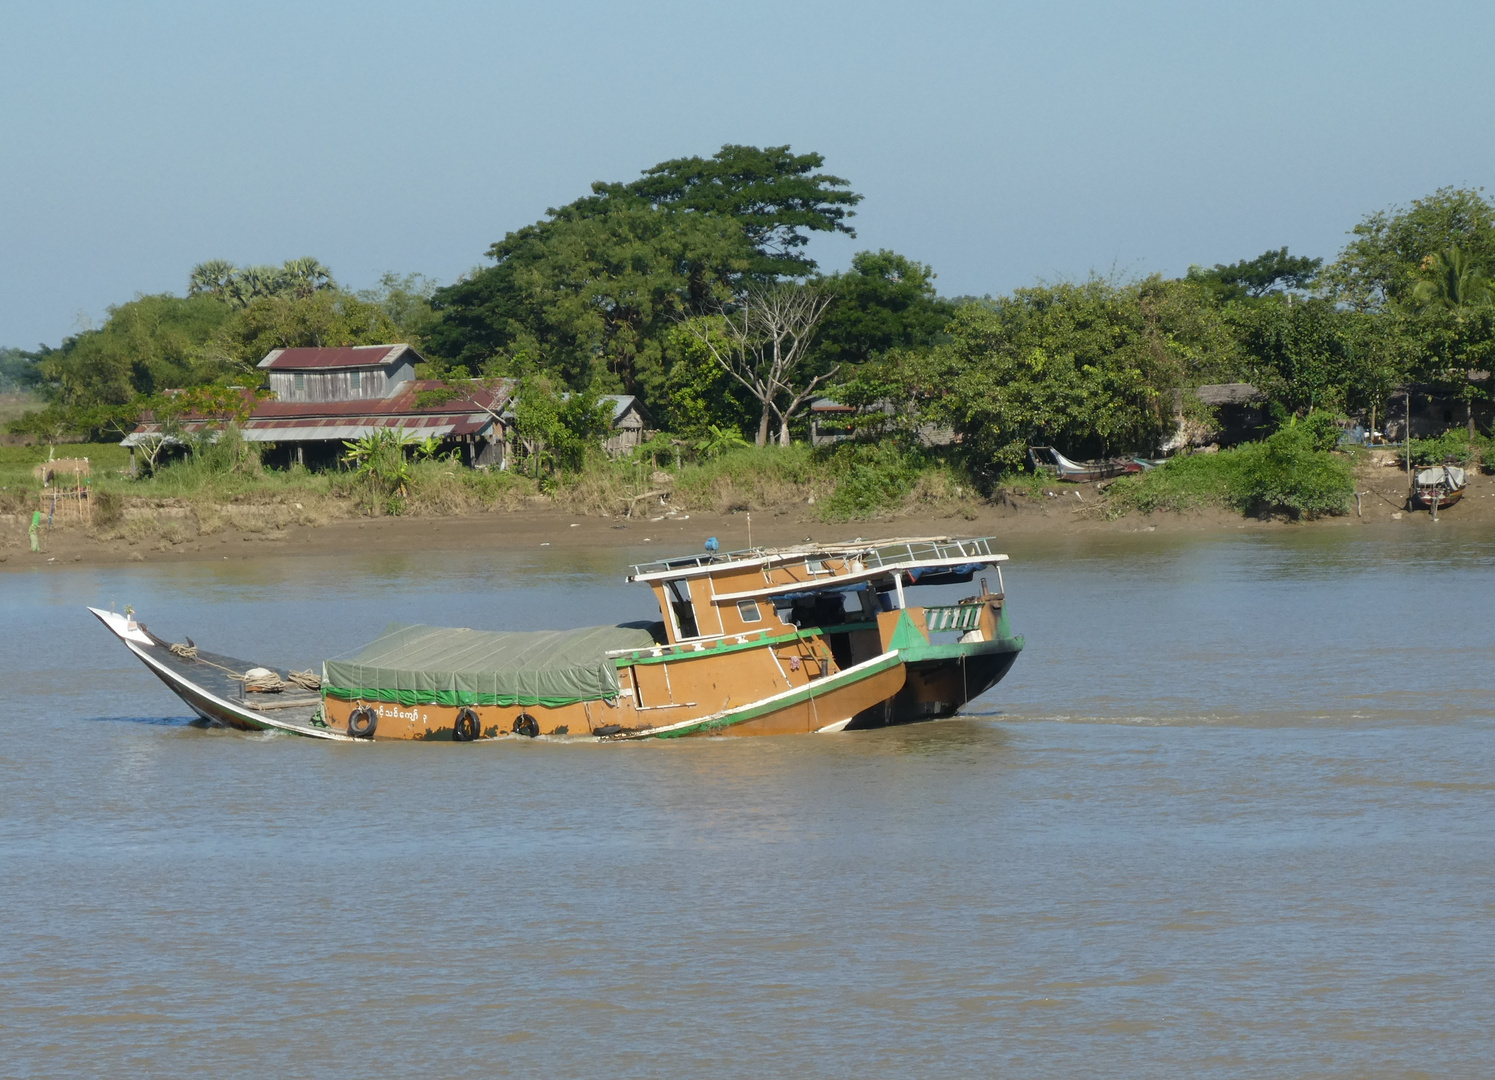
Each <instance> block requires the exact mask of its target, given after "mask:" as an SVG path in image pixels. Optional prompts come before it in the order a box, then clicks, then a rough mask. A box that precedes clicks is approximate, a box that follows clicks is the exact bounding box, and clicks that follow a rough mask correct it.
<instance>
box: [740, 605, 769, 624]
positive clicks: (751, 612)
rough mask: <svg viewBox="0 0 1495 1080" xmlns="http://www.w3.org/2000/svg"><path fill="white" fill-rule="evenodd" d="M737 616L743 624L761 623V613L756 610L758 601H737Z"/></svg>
mask: <svg viewBox="0 0 1495 1080" xmlns="http://www.w3.org/2000/svg"><path fill="white" fill-rule="evenodd" d="M737 614H738V616H739V617H740V618H741V619H742V621H743V622H762V621H763V613H762V612H761V611H759V610H758V601H756V600H739V601H737Z"/></svg>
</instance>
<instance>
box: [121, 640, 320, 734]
mask: <svg viewBox="0 0 1495 1080" xmlns="http://www.w3.org/2000/svg"><path fill="white" fill-rule="evenodd" d="M138 625H139V628H140V630H141V632H142V633H143V634H144V636H145V637H147V638H149V639H150V641H149V643H146V642H144V641H140V640H136V641H134V642H132V645H133V647H134V648H136V649H138V650H139V651H140V653H142V654H143V658H145V659H147V660H148V661H149V662H150V664H151V665H152V667H153V669H154V670H156V674H157V676H158V677H159V678H161V680H162V681H163V682H165V683H166V685H167V686H169V687H170V688H171V689H172V690H173V691H174V692H175V693H176V694H177V695H178V696H179V697H181V698H182V699H183V700H184V701H186V702H187V704H189V705H191V706H192V707H193V709H194V710H196V711H197V712H199V713H201V714H203V715H205V716H206V717H207V718H208V719H210V720H216V721H219V722H222V723H227V724H229V725H231V726H234V727H241V726H245V725H246V722H247V723H254V721H256V720H257V721H258V722H259V724H262V725H263V726H266V727H271V728H278V729H281V730H285V731H289V732H294V733H296V734H303V735H314V736H318V737H320V738H329V737H337V736H338V735H340V734H341V733H340V732H330V731H329V730H328V728H327V725H326V724H325V723H324V722H323V721H322V719H321V711H322V699H321V696H320V695H318V694H316V693H315V692H312V691H308V690H303V689H302V688H300V687H297V686H287V688H286V689H284V690H282V691H279V692H276V693H258V692H254V691H246V690H245V689H244V683H243V680H242V679H240V678H235V676H236V675H238V676H242V675H243V674H244V672H246V671H248V670H249V669H251V668H257V667H258V668H265V669H266V670H269V671H273V672H275V674H277V675H278V676H280V678H281V681H282V682H287V683H288V682H289V680H290V671H289V670H288V669H286V668H283V667H275V666H273V665H270V664H264V663H261V662H259V661H256V660H243V659H240V658H239V657H236V656H228V655H225V654H223V653H216V652H210V651H208V650H207V649H203V648H201V647H197V648H195V649H194V655H190V656H182V655H180V654H179V653H176V652H173V651H172V648H171V646H172V643H171V642H169V641H166V640H164V639H162V638H160V637H158V636H157V635H155V634H153V633H151V631H150V630H149V629H148V628H147V627H146V626H145V624H143V623H141V624H138ZM193 691H202V692H203V693H205V694H206V695H211V697H212V698H217V699H220V700H221V701H222V702H225V703H227V704H228V705H229V706H231V707H232V708H234V709H237V710H239V711H241V712H243V713H245V714H247V715H246V716H245V717H235V716H233V715H232V713H231V712H229V711H227V710H224V709H223V708H222V706H221V705H220V704H219V703H218V702H214V701H212V700H210V699H209V698H207V697H204V696H203V694H202V693H194V692H193Z"/></svg>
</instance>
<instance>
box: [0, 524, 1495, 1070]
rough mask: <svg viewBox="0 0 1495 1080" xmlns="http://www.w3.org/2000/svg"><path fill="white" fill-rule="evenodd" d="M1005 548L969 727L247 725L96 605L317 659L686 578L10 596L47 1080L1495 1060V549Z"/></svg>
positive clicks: (15, 968)
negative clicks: (437, 740)
mask: <svg viewBox="0 0 1495 1080" xmlns="http://www.w3.org/2000/svg"><path fill="white" fill-rule="evenodd" d="M1439 528H1440V529H1441V528H1442V526H1440V527H1439ZM1005 550H1008V551H1009V552H1010V553H1011V555H1012V556H1013V559H1012V562H1011V563H1010V564H1009V565H1008V566H1007V567H1006V568H1005V570H1004V577H1005V584H1006V589H1007V593H1008V597H1009V602H1010V611H1011V615H1012V623H1013V628H1014V630H1016V631H1017V632H1019V633H1023V634H1026V635H1027V638H1028V647H1027V649H1026V650H1025V651H1024V653H1023V655H1022V656H1021V657H1020V658H1019V659H1018V662H1017V664H1016V666H1015V667H1014V669H1013V671H1012V673H1011V674H1010V675H1009V677H1008V678H1007V680H1006V681H1004V682H1003V683H1002V684H1000V685H999V686H998V687H996V688H995V690H993V691H992V692H991V693H990V694H989V695H987V697H985V698H983V699H981V700H979V701H978V702H976V703H974V705H973V706H972V708H971V710H970V715H969V716H966V717H963V718H957V719H953V720H948V721H941V722H937V723H930V724H921V725H914V726H911V727H905V728H898V729H891V730H883V731H873V732H864V733H848V734H842V735H834V736H802V737H795V738H783V739H696V740H680V741H674V742H667V743H664V742H662V743H657V744H655V743H649V744H626V745H595V744H590V743H585V742H579V741H574V742H552V741H549V740H536V741H527V740H518V739H512V740H505V741H503V742H502V743H500V744H496V745H486V746H485V745H471V746H460V745H452V744H405V745H374V746H369V745H352V746H350V745H329V744H324V743H319V742H314V741H310V740H301V739H295V738H290V737H282V736H268V735H246V734H243V733H236V732H230V731H224V730H208V729H204V728H201V727H197V726H193V725H192V724H190V723H189V722H188V718H187V716H186V715H185V709H184V708H183V707H182V706H181V705H180V704H179V703H178V702H177V701H176V699H175V698H173V697H171V696H170V695H169V694H168V693H167V692H166V691H165V689H164V688H163V687H161V686H160V684H159V683H157V682H156V681H155V680H154V678H153V677H152V676H150V675H149V673H147V672H146V671H145V669H144V668H143V667H141V666H140V665H139V663H138V662H137V661H135V660H134V659H133V658H132V657H130V656H129V655H128V654H127V653H126V652H125V651H124V649H123V648H121V647H120V646H119V645H118V644H117V643H116V642H115V641H114V640H113V639H112V638H111V637H110V636H109V635H108V634H107V633H106V632H105V631H104V629H103V628H102V627H100V626H98V625H97V624H96V623H95V622H94V620H93V619H92V618H91V617H89V616H88V615H87V613H86V612H85V611H84V610H83V608H84V605H88V604H91V605H96V606H108V605H109V604H110V603H111V602H112V603H113V604H114V605H115V606H116V607H117V608H119V609H121V610H122V609H123V607H124V605H125V604H127V603H128V604H131V605H133V606H134V608H135V609H136V610H137V612H138V613H139V616H140V617H141V618H142V619H144V620H145V621H146V622H147V623H149V624H150V626H151V627H152V629H154V630H156V631H157V632H158V633H162V634H163V635H165V636H168V637H171V638H173V639H174V640H179V639H180V637H181V635H183V634H192V635H193V636H194V637H195V639H196V640H197V641H198V642H199V643H200V644H204V645H206V646H207V647H209V648H213V649H215V650H219V651H222V652H226V653H229V654H231V655H239V656H246V657H252V658H257V659H260V660H265V661H281V662H288V663H292V664H294V665H296V666H303V665H308V664H312V663H314V662H316V661H318V660H320V659H321V658H322V657H324V656H328V655H334V654H337V653H340V652H345V651H347V650H351V649H354V648H356V647H357V646H358V645H359V644H361V643H362V642H363V641H365V640H367V639H368V638H370V637H372V636H373V635H374V634H375V633H377V632H378V631H379V630H380V629H381V628H382V627H383V626H384V624H385V623H386V622H388V621H391V620H398V621H425V622H435V623H448V624H453V625H469V626H477V627H483V628H492V629H528V628H539V627H546V626H571V625H585V624H592V623H599V622H611V621H618V620H624V619H632V618H639V617H643V616H647V615H649V614H650V612H649V611H648V609H647V602H648V599H649V598H648V596H647V594H646V593H644V592H643V591H642V590H641V589H637V588H636V587H632V586H626V585H624V584H623V582H622V576H623V573H624V572H625V570H626V564H627V562H628V561H630V559H643V558H649V557H655V556H656V555H657V554H659V553H654V552H647V551H618V552H611V551H587V552H576V551H564V550H559V549H545V548H540V549H531V550H526V551H518V552H516V551H507V552H506V551H496V552H488V553H458V554H453V553H442V554H441V555H439V556H426V557H422V556H419V555H410V556H400V557H379V558H373V557H368V558H364V557H359V556H357V555H349V556H347V557H345V558H340V559H320V558H314V557H279V558H276V557H268V558H251V559H236V560H223V561H221V562H219V563H210V562H203V563H196V564H179V565H175V566H171V567H153V566H151V565H149V564H144V565H133V566H129V567H122V568H117V569H104V570H99V569H95V570H61V569H53V570H44V571H43V570H38V571H35V572H26V571H19V572H9V573H5V574H3V575H0V614H3V617H4V619H5V623H6V632H5V633H4V634H3V635H0V687H3V689H0V725H3V732H0V733H3V735H4V740H3V742H0V853H3V869H0V913H3V919H4V929H3V937H0V941H3V945H0V1048H3V1049H0V1076H5V1077H12V1076H13V1077H33V1076H35V1077H42V1076H47V1077H51V1076H71V1077H83V1076H121V1075H139V1076H155V1077H178V1076H189V1075H191V1076H250V1075H252V1076H276V1077H299V1076H308V1077H368V1076H381V1077H488V1076H536V1077H564V1076H608V1077H651V1078H653V1077H660V1078H676V1077H679V1078H686V1077H691V1078H695V1077H704V1076H712V1077H764V1076H789V1075H793V1076H802V1077H827V1078H831V1077H837V1078H839V1077H846V1076H852V1075H859V1076H865V1077H873V1076H876V1077H933V1076H962V1077H963V1076H971V1077H978V1076H981V1077H985V1076H1003V1077H1085V1076H1096V1077H1108V1078H1111V1077H1153V1076H1189V1077H1196V1078H1213V1077H1241V1076H1264V1077H1266V1076H1270V1077H1289V1076H1290V1077H1368V1076H1376V1077H1381V1076H1384V1077H1403V1076H1419V1075H1436V1076H1480V1075H1485V1074H1486V1073H1487V1071H1488V1065H1487V1061H1488V1058H1489V1056H1490V1051H1491V1037H1490V1034H1489V1028H1490V1016H1491V1014H1492V1012H1495V981H1492V980H1491V978H1490V972H1491V970H1492V969H1495V932H1492V923H1491V916H1492V896H1491V872H1492V870H1495V859H1492V855H1495V828H1492V826H1495V806H1492V799H1495V770H1492V763H1495V753H1492V749H1491V748H1492V734H1495V725H1492V719H1495V695H1492V691H1495V675H1492V663H1491V660H1492V655H1495V653H1492V646H1495V617H1492V612H1491V600H1492V596H1495V590H1492V589H1491V585H1492V567H1495V539H1492V538H1488V537H1483V536H1479V535H1477V534H1474V533H1470V532H1459V531H1456V530H1455V529H1454V528H1453V527H1450V528H1448V529H1447V530H1446V531H1443V532H1433V531H1431V530H1417V534H1416V535H1415V536H1413V535H1410V531H1408V533H1404V534H1398V533H1397V532H1393V531H1382V530H1380V529H1378V528H1376V527H1367V528H1340V529H1336V528H1324V529H1302V530H1284V531H1275V532H1269V533H1261V532H1254V531H1248V532H1242V533H1240V534H1238V535H1228V536H1216V537H1205V538H1201V537H1193V538H1179V537H1169V536H1163V535H1161V534H1147V533H1139V534H1136V535H1128V536H1122V537H1115V536H1111V537H1100V538H1090V539H1083V538H1077V539H1075V540H1073V541H1045V542H1043V543H1042V544H1039V543H1037V542H1028V543H1026V544H1012V545H1010V546H1008V547H1006V548H1005ZM965 591H968V590H967V588H966V587H959V588H953V589H946V590H925V593H926V594H929V593H934V594H936V595H938V596H942V597H949V596H957V595H960V594H961V593H962V592H965Z"/></svg>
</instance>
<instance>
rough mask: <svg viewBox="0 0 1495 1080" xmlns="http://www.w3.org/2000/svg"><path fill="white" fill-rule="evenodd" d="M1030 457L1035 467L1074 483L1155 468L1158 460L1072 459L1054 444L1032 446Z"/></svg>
mask: <svg viewBox="0 0 1495 1080" xmlns="http://www.w3.org/2000/svg"><path fill="white" fill-rule="evenodd" d="M1028 459H1029V460H1030V461H1032V463H1033V467H1034V468H1035V469H1044V470H1047V471H1049V472H1052V473H1055V474H1056V475H1057V476H1058V477H1059V479H1060V480H1067V481H1069V482H1070V483H1073V484H1088V483H1090V482H1092V481H1094V480H1109V479H1110V478H1111V477H1113V476H1121V475H1123V474H1124V473H1137V472H1141V471H1142V470H1143V469H1150V468H1153V467H1154V466H1155V465H1156V464H1157V462H1153V461H1144V460H1143V459H1141V458H1106V459H1104V460H1101V461H1071V460H1070V459H1069V458H1067V457H1065V456H1064V455H1063V454H1061V453H1059V451H1057V450H1055V449H1054V448H1053V447H1052V446H1030V447H1029V448H1028Z"/></svg>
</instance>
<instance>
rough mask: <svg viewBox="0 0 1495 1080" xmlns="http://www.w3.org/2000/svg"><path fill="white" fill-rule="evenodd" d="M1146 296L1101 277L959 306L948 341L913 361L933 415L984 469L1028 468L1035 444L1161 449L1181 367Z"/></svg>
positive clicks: (1072, 449)
mask: <svg viewBox="0 0 1495 1080" xmlns="http://www.w3.org/2000/svg"><path fill="white" fill-rule="evenodd" d="M1139 293H1140V289H1139V288H1137V287H1135V286H1133V287H1127V288H1120V287H1117V286H1115V285H1112V284H1110V283H1108V282H1104V281H1096V280H1092V281H1088V282H1085V283H1083V284H1068V283H1065V284H1059V285H1047V286H1039V287H1035V288H1029V289H1019V290H1017V291H1016V292H1015V293H1014V294H1013V295H1012V296H1010V297H1003V298H1001V299H999V300H995V301H989V302H984V303H972V304H967V305H965V306H963V307H961V308H960V310H959V311H957V312H956V315H955V318H954V320H952V322H951V323H950V326H949V328H948V330H949V333H950V335H951V339H952V340H951V341H950V343H949V344H946V345H941V346H938V347H936V348H935V349H934V350H933V351H932V352H931V353H930V354H929V355H928V357H927V358H925V359H923V360H917V361H915V367H916V368H917V372H918V377H917V382H918V384H919V385H920V386H921V387H922V393H923V394H924V396H925V397H926V398H927V399H928V400H929V402H930V405H929V408H928V415H929V417H930V418H931V419H934V420H939V421H943V422H945V423H948V424H950V425H951V426H952V427H953V428H954V429H955V430H956V432H957V433H959V434H960V435H961V437H962V451H963V453H965V454H966V455H967V456H968V458H969V461H970V465H971V467H972V469H973V471H975V472H976V473H978V474H983V473H984V474H987V475H990V474H991V473H992V472H994V471H997V470H1000V469H1002V468H1011V467H1014V466H1017V465H1020V464H1021V463H1022V462H1023V460H1024V458H1025V457H1026V455H1027V451H1028V447H1029V446H1030V445H1033V444H1035V443H1037V444H1042V443H1051V444H1056V445H1058V446H1059V447H1060V448H1061V449H1062V450H1063V451H1064V452H1065V453H1068V454H1071V455H1077V456H1084V455H1087V454H1090V453H1106V452H1114V451H1119V450H1141V449H1149V448H1151V447H1153V446H1154V445H1156V444H1157V442H1159V441H1160V439H1161V437H1162V436H1163V435H1164V433H1165V432H1166V431H1167V430H1169V428H1170V427H1171V426H1172V401H1171V398H1172V395H1171V390H1172V388H1173V387H1174V386H1175V385H1177V382H1178V379H1179V378H1180V365H1179V361H1178V358H1177V356H1176V355H1175V352H1174V350H1173V348H1172V347H1171V344H1170V343H1169V342H1168V341H1167V340H1166V339H1164V340H1162V341H1161V342H1159V341H1158V340H1156V339H1155V337H1154V336H1153V335H1152V334H1150V333H1149V327H1148V323H1147V320H1146V319H1145V318H1144V316H1143V311H1142V307H1141V304H1140V302H1139Z"/></svg>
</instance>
